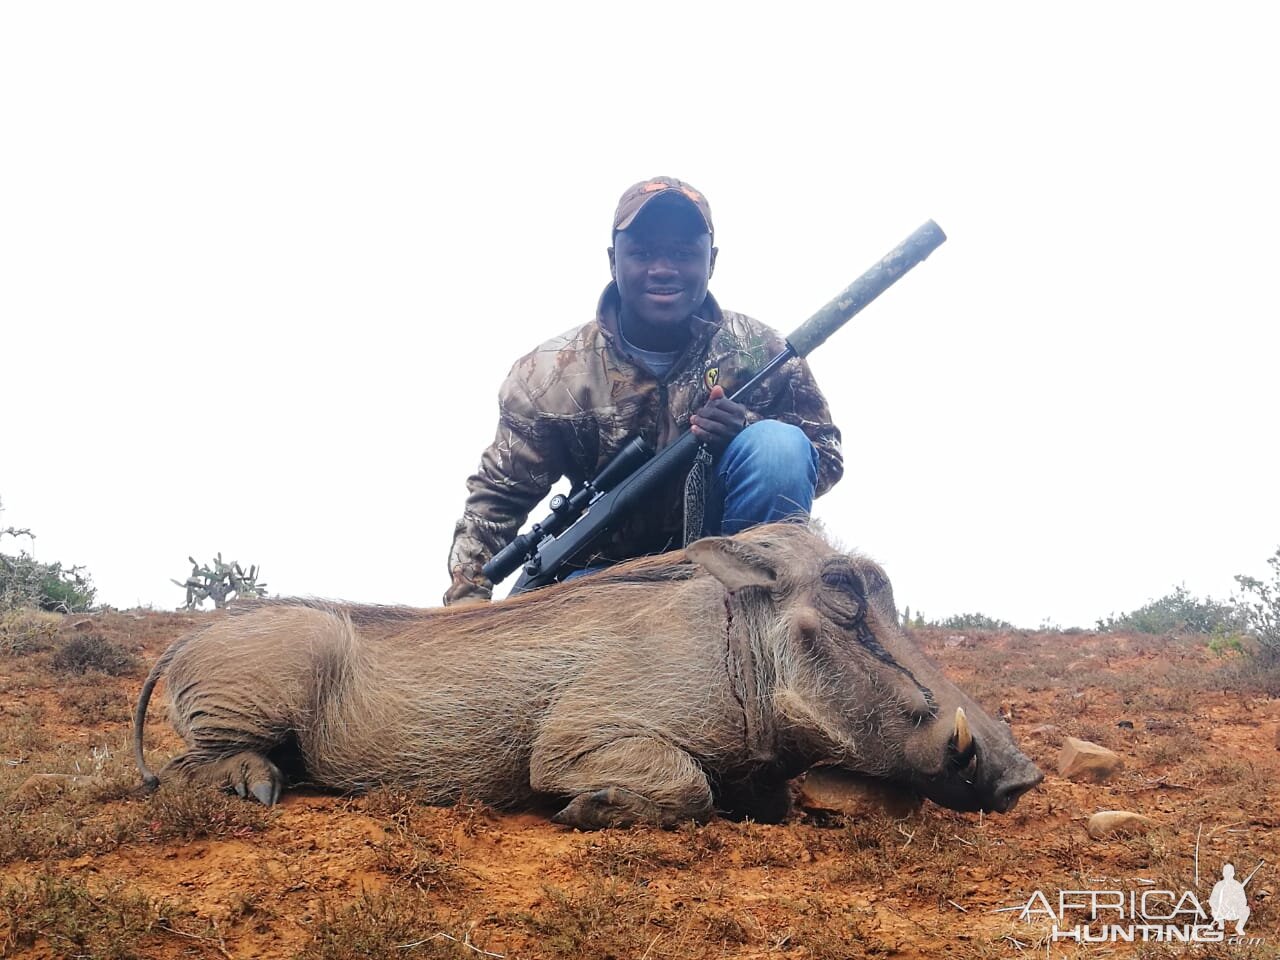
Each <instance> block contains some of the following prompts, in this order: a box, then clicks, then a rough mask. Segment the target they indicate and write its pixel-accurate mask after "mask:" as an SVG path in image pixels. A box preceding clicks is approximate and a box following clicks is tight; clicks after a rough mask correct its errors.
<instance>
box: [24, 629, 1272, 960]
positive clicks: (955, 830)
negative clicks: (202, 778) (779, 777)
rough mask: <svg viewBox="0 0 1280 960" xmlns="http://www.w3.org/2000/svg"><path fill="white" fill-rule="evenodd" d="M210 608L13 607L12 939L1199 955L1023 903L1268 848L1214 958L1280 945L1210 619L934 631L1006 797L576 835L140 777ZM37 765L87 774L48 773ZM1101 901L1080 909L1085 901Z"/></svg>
mask: <svg viewBox="0 0 1280 960" xmlns="http://www.w3.org/2000/svg"><path fill="white" fill-rule="evenodd" d="M209 616H220V614H207V615H179V614H158V613H114V612H113V613H104V614H98V615H94V616H88V617H86V616H81V617H67V618H62V619H61V620H60V621H58V622H51V621H48V620H47V619H46V620H44V621H41V622H39V623H34V622H33V624H31V625H30V629H29V631H28V632H26V633H22V632H21V630H22V627H21V625H20V624H18V625H9V624H6V626H5V631H6V634H5V636H4V637H0V806H2V807H3V809H2V810H0V814H2V816H0V956H31V957H105V958H127V957H145V958H152V957H158V958H177V957H234V958H248V957H308V958H311V957H315V958H335V960H336V958H357V957H404V958H421V957H469V958H479V957H484V956H503V957H512V958H516V957H519V958H544V957H546V958H552V957H566V958H567V957H574V958H577V957H589V958H607V957H615V958H618V960H632V958H653V960H657V958H664V957H665V958H722V957H741V958H746V957H793V958H800V957H819V958H845V957H850V958H852V957H878V956H900V957H939V956H947V957H949V958H955V960H963V958H980V957H981V958H987V957H1004V956H1015V955H1017V954H1018V953H1020V952H1023V951H1026V952H1027V955H1037V954H1036V953H1035V951H1038V955H1040V956H1044V955H1046V946H1047V945H1048V946H1049V947H1050V948H1051V955H1052V956H1060V955H1067V956H1081V957H1084V956H1122V955H1141V956H1149V957H1165V956H1167V957H1175V956H1184V955H1187V953H1186V952H1187V951H1188V950H1189V949H1190V948H1189V947H1187V946H1186V945H1184V944H1179V943H1174V944H1157V943H1148V944H1146V945H1143V944H1135V945H1128V944H1120V945H1114V944H1107V945H1105V946H1102V945H1092V944H1086V945H1082V946H1078V947H1077V946H1075V945H1073V943H1072V942H1070V941H1062V940H1058V941H1055V942H1053V943H1052V944H1047V941H1048V938H1049V936H1050V934H1051V931H1052V928H1053V923H1054V921H1053V919H1052V918H1050V917H1048V916H1046V915H1045V914H1044V913H1043V912H1039V913H1037V912H1035V911H1033V912H1032V915H1031V916H1030V918H1029V920H1024V919H1023V917H1022V916H1021V913H1022V908H1023V907H1024V906H1025V905H1026V904H1027V903H1028V901H1029V900H1030V899H1032V898H1033V895H1034V894H1035V892H1036V891H1041V892H1042V893H1043V894H1044V897H1045V900H1046V902H1047V903H1049V904H1051V905H1052V906H1053V908H1054V909H1057V906H1058V896H1059V892H1060V891H1063V890H1076V891H1079V890H1117V891H1130V890H1136V891H1139V892H1141V891H1178V892H1182V891H1191V892H1193V893H1194V894H1195V895H1196V897H1197V898H1198V899H1199V900H1200V901H1201V902H1203V904H1204V905H1205V909H1206V910H1207V909H1208V902H1209V891H1210V889H1211V888H1212V886H1213V883H1214V882H1215V881H1216V880H1218V879H1219V878H1220V875H1221V867H1222V865H1223V863H1224V862H1227V861H1230V862H1232V863H1233V864H1235V865H1236V868H1237V873H1238V875H1239V878H1240V879H1243V878H1244V877H1245V876H1246V875H1247V874H1248V873H1249V871H1251V870H1253V869H1254V867H1255V866H1256V865H1257V864H1258V863H1259V862H1260V861H1264V860H1265V864H1264V865H1263V866H1262V867H1261V869H1259V870H1258V871H1257V872H1256V874H1255V875H1254V877H1253V878H1252V879H1251V881H1250V883H1249V885H1248V887H1247V888H1246V889H1247V894H1248V900H1249V904H1250V906H1251V908H1252V914H1251V915H1250V918H1249V921H1248V930H1247V934H1248V935H1250V936H1253V937H1260V938H1263V939H1262V942H1261V943H1255V944H1244V945H1237V946H1224V945H1217V946H1212V945H1211V946H1210V947H1209V948H1207V949H1209V950H1210V951H1212V950H1214V949H1217V950H1219V951H1222V950H1226V951H1228V952H1227V953H1225V954H1223V953H1213V952H1202V953H1200V954H1198V955H1201V956H1206V957H1207V956H1231V957H1251V956H1257V957H1262V956H1268V957H1270V956H1276V955H1277V953H1276V951H1277V948H1280V909H1277V908H1276V907H1275V905H1274V899H1275V891H1276V889H1277V866H1276V865H1277V864H1280V832H1277V830H1276V827H1277V825H1278V824H1280V808H1278V806H1277V802H1278V801H1280V785H1278V774H1280V751H1278V750H1277V729H1278V727H1280V699H1275V698H1271V697H1267V696H1263V695H1260V694H1259V693H1258V692H1257V691H1258V690H1260V689H1265V687H1263V686H1260V685H1259V684H1258V683H1257V682H1256V681H1251V680H1250V678H1249V677H1248V676H1247V675H1242V673H1241V671H1239V670H1238V669H1235V668H1236V667H1237V666H1238V663H1237V662H1234V661H1231V660H1229V659H1225V660H1224V659H1223V658H1222V657H1220V656H1219V655H1217V654H1215V653H1213V652H1211V651H1210V650H1209V649H1208V648H1207V647H1206V646H1205V645H1204V644H1203V643H1200V642H1195V641H1191V640H1185V639H1175V638H1149V637H1146V638H1144V637H1125V636H1115V635H1089V634H1080V635H1064V634H1057V633H1054V634H1034V635H1027V634H1020V633H1009V634H987V633H979V634H969V635H965V636H964V637H963V638H961V639H958V638H957V636H956V635H954V633H947V632H937V633H934V632H931V631H917V638H918V639H919V641H920V642H921V644H922V645H923V646H924V647H925V648H926V649H927V650H928V651H929V653H930V654H931V655H932V656H933V657H934V658H935V659H936V660H937V661H938V662H939V663H940V664H941V665H942V666H943V668H944V670H945V671H946V672H947V674H948V675H949V676H951V677H952V679H954V680H955V681H956V682H957V683H959V684H960V685H961V686H962V687H963V688H964V689H966V691H967V692H969V693H970V694H971V695H972V696H974V697H975V698H976V699H978V700H979V701H980V702H982V703H983V704H984V705H985V706H986V707H987V708H988V709H989V710H990V712H991V713H992V714H993V715H996V714H1001V715H1004V716H1007V717H1008V718H1009V721H1010V723H1011V724H1012V726H1013V730H1014V733H1015V736H1016V737H1017V738H1018V740H1019V741H1020V743H1021V744H1022V746H1023V748H1024V750H1026V751H1027V752H1028V753H1029V754H1030V755H1031V756H1032V757H1033V758H1034V759H1035V760H1036V762H1037V763H1039V764H1040V766H1041V768H1042V769H1043V770H1044V771H1045V772H1046V774H1047V777H1046V780H1045V782H1044V784H1043V785H1042V786H1041V787H1040V788H1039V789H1037V790H1036V791H1033V792H1032V793H1031V794H1030V795H1028V796H1027V797H1025V798H1024V799H1023V800H1022V802H1021V803H1020V804H1019V805H1018V807H1017V809H1016V810H1015V811H1014V812H1013V813H1012V814H1009V815H1006V816H986V817H984V816H979V815H976V814H975V815H969V814H957V813H952V812H950V811H946V810H942V809H940V808H938V807H936V806H933V805H931V804H925V805H924V806H923V807H921V808H920V809H918V810H916V811H914V812H912V811H910V810H909V809H908V810H907V812H906V814H905V816H901V818H900V819H899V818H895V817H894V816H893V815H891V814H890V813H889V812H876V813H872V814H870V815H867V816H862V817H857V818H849V817H841V816H839V815H834V814H830V813H820V812H809V813H805V814H802V815H801V816H799V817H798V818H797V819H795V820H794V821H793V822H791V823H788V824H785V825H782V826H762V825H758V824H753V823H731V822H727V821H723V820H718V821H715V822H713V823H710V824H708V825H705V826H695V825H686V826H683V827H681V828H678V829H676V830H672V831H662V830H654V829H647V828H635V829H631V830H610V831H603V832H600V833H577V832H571V831H566V830H564V829H563V828H560V827H557V826H555V825H553V824H551V823H549V822H548V821H547V819H546V818H545V816H542V815H540V814H536V813H527V814H514V815H513V814H502V813H497V812H494V811H492V810H489V809H486V808H484V807H482V806H479V805H474V804H466V803H463V804H460V805H459V806H457V807H453V808H433V807H427V806H423V805H421V804H419V803H417V802H416V801H415V798H414V797H413V795H412V794H411V793H406V792H398V791H392V790H384V791H379V792H376V793H374V794H370V795H367V796H362V797H339V796H332V795H324V794H317V793H313V792H312V793H308V792H306V791H291V792H289V793H287V794H286V796H285V798H284V800H283V802H282V803H281V805H280V806H279V807H277V808H275V809H272V810H266V809H263V808H261V807H259V806H257V805H255V804H251V803H247V802H245V801H241V800H239V799H238V798H235V797H227V796H223V795H220V794H215V793H206V792H192V791H180V790H172V789H169V788H162V789H161V790H160V791H159V792H158V793H156V794H154V795H152V796H149V797H148V796H141V795H140V794H139V793H138V792H137V789H136V787H137V782H138V780H137V774H136V772H135V771H134V770H133V767H132V761H131V759H130V755H129V751H128V724H129V715H130V713H131V711H132V705H133V699H134V698H135V697H136V695H137V692H138V689H139V688H140V686H141V681H142V677H143V676H144V675H145V672H146V669H147V666H148V664H149V663H150V662H151V661H152V660H153V659H154V658H155V657H156V656H158V655H159V653H160V652H161V651H162V650H163V649H164V647H165V646H166V645H167V644H168V643H169V642H170V641H171V640H172V639H174V638H175V637H177V636H179V635H180V634H181V633H183V632H184V631H185V630H187V629H190V628H191V627H192V626H194V625H196V624H198V623H201V622H204V620H205V618H206V617H209ZM1229 656H1237V655H1235V654H1230V653H1229ZM1272 689H1274V687H1273V688H1272ZM1250 691H1253V692H1250ZM161 699H163V693H162V694H161ZM1068 736H1070V737H1075V738H1078V739H1082V740H1088V741H1091V742H1094V743H1098V744H1101V745H1102V746H1105V747H1108V748H1110V749H1111V750H1114V751H1116V752H1117V753H1118V754H1120V755H1121V756H1122V757H1123V758H1124V766H1123V768H1122V769H1121V770H1120V771H1119V772H1118V773H1117V774H1116V775H1115V776H1114V777H1112V778H1111V779H1109V780H1107V781H1106V782H1104V783H1096V784H1095V783H1080V782H1072V781H1068V780H1065V779H1062V778H1060V777H1058V776H1057V775H1056V774H1057V759H1058V754H1059V752H1060V749H1061V745H1062V742H1063V739H1064V738H1065V737H1068ZM147 739H148V747H149V749H153V750H155V756H156V758H157V759H159V758H161V757H162V755H163V754H164V753H166V752H176V751H177V749H178V746H179V744H178V741H177V738H176V737H175V736H174V735H173V733H172V732H171V731H170V730H169V728H168V726H167V724H166V722H165V719H164V711H163V709H155V708H153V710H152V717H151V719H150V720H149V721H148V731H147ZM38 774H58V775H71V776H72V777H75V778H78V779H70V778H67V779H64V778H61V777H52V778H45V779H44V780H43V781H37V786H28V787H26V788H21V787H22V785H23V784H24V783H26V782H28V781H29V780H30V778H31V777H32V776H33V775H38ZM20 788H21V789H20ZM1100 810H1126V811H1132V812H1135V813H1138V814H1142V815H1144V816H1146V817H1149V818H1151V820H1153V821H1154V826H1153V827H1152V828H1151V829H1150V830H1148V831H1145V832H1141V833H1135V834H1125V835H1116V836H1113V837H1111V838H1109V839H1105V840H1093V839H1090V837H1089V835H1088V833H1087V832H1086V829H1085V826H1086V822H1087V821H1088V819H1089V817H1090V816H1091V815H1092V814H1093V813H1095V812H1097V811H1100ZM895 812H896V813H898V814H899V815H901V814H902V813H903V810H902V809H898V810H896V811H895ZM1197 854H1198V859H1197ZM1197 878H1198V883H1197ZM1126 896H1127V894H1126ZM1166 899H1167V898H1166ZM1158 900H1159V897H1156V896H1153V897H1152V903H1153V904H1154V903H1156V902H1157V901H1158ZM1011 908H1012V909H1011ZM1153 912H1154V908H1153V909H1152V910H1148V915H1149V916H1150V915H1152V914H1153ZM1113 917H1114V914H1112V917H1108V916H1107V915H1106V914H1105V911H1102V912H1100V913H1099V916H1098V918H1096V921H1095V922H1098V923H1108V922H1110V923H1114V922H1116V921H1115V920H1114V919H1113ZM1089 922H1090V921H1089V917H1088V915H1087V914H1082V913H1080V912H1078V911H1077V912H1074V913H1073V914H1072V915H1071V916H1070V917H1068V918H1066V919H1063V920H1062V921H1061V922H1060V923H1059V926H1060V927H1065V928H1071V927H1073V926H1074V925H1075V924H1076V923H1089ZM1126 922H1127V921H1126ZM1228 929H1229V927H1228Z"/></svg>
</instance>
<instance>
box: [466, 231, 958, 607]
mask: <svg viewBox="0 0 1280 960" xmlns="http://www.w3.org/2000/svg"><path fill="white" fill-rule="evenodd" d="M946 239H947V238H946V234H944V233H943V232H942V230H941V229H940V228H939V227H938V225H937V224H936V223H934V222H933V221H932V220H929V221H927V222H926V223H925V224H923V225H922V226H921V227H919V228H918V229H917V230H916V231H915V232H913V233H912V234H911V235H910V236H909V237H907V239H905V240H904V241H902V243H900V244H898V246H896V247H894V248H893V250H891V251H889V253H888V254H886V255H885V256H884V257H882V258H881V259H880V261H879V262H878V263H876V264H875V266H873V267H871V268H870V269H869V270H867V271H866V272H865V273H863V274H862V276H860V277H858V279H857V280H855V281H853V283H851V284H849V286H848V287H846V288H845V289H844V290H842V291H841V292H840V293H839V294H837V295H836V296H835V297H833V298H832V299H831V300H830V301H829V302H828V303H826V304H825V305H823V306H822V307H821V308H820V309H819V310H818V311H817V312H816V313H815V314H814V315H813V316H811V317H810V318H809V319H808V320H806V321H805V322H804V323H802V324H801V325H800V326H799V327H797V328H796V329H795V330H794V331H793V332H792V333H791V335H790V336H789V337H787V345H786V349H784V350H783V351H782V352H781V353H779V354H778V355H777V356H776V357H774V358H773V359H772V360H770V361H769V362H768V363H767V364H765V366H764V367H762V368H761V369H760V370H759V371H758V372H757V373H756V374H755V376H753V377H752V378H751V379H750V380H749V381H748V382H747V383H745V384H743V385H742V387H740V388H739V389H738V390H736V391H735V392H734V394H733V396H732V397H731V398H730V399H732V400H735V401H738V402H741V401H742V400H744V399H745V398H746V397H747V395H748V394H749V393H750V392H751V391H752V390H754V389H755V387H756V386H757V385H759V383H760V382H761V381H762V380H764V379H765V377H767V376H769V375H770V374H771V373H773V371H774V370H776V369H777V368H778V367H780V366H782V364H784V363H786V362H787V361H788V360H790V359H791V358H793V357H807V356H808V355H809V354H810V353H812V352H813V351H814V350H815V349H817V348H818V347H819V346H821V345H822V344H823V343H824V342H825V341H826V340H827V338H828V337H830V336H831V335H832V334H833V333H835V332H836V331H837V330H839V329H840V328H841V327H842V326H844V324H846V323H847V322H848V321H849V320H851V319H852V318H853V317H854V316H855V315H856V314H857V313H858V312H859V311H861V310H862V308H863V307H865V306H866V305H867V304H869V303H870V302H871V301H872V300H874V299H875V298H876V297H878V296H880V294H882V293H883V292H884V291H885V290H887V289H889V287H891V286H892V285H893V284H894V283H896V282H897V281H898V280H899V279H900V278H901V277H902V276H903V275H904V274H906V273H907V271H909V270H910V269H911V268H912V267H914V266H915V265H916V264H918V263H919V262H920V261H922V260H924V259H925V257H927V256H928V255H929V254H930V253H932V252H933V251H934V250H935V249H937V247H938V246H939V245H940V244H941V243H942V242H943V241H944V240H946ZM698 447H699V443H698V440H697V438H696V437H695V436H694V435H693V434H692V433H686V434H684V435H683V436H681V437H680V438H679V439H678V440H676V441H675V442H674V443H671V444H670V445H668V446H667V447H666V448H665V449H663V450H662V451H661V452H659V453H658V454H657V456H654V453H653V451H652V449H651V448H650V447H649V446H648V444H646V443H645V442H644V441H643V440H641V439H640V438H639V437H636V438H633V439H632V440H631V441H630V442H629V443H628V444H627V445H626V446H625V447H623V449H622V450H621V451H620V452H619V453H618V454H617V456H615V457H614V459H612V460H611V461H609V463H608V464H607V465H606V466H605V468H604V469H603V470H601V471H600V473H599V474H598V475H597V476H596V477H595V479H594V480H592V481H589V482H587V483H585V484H583V485H582V487H580V488H578V489H576V490H574V491H573V492H572V493H571V494H570V495H569V496H568V497H563V496H557V497H553V498H552V500H551V514H550V515H548V516H547V518H546V519H545V520H543V521H542V523H535V524H534V525H533V528H532V529H531V530H530V531H529V532H528V533H526V534H522V535H521V536H519V537H516V538H515V540H513V541H512V542H511V543H509V544H507V546H506V547H504V548H503V549H502V550H501V551H500V552H499V553H497V554H496V555H495V556H494V557H493V559H492V560H490V561H489V562H488V563H487V564H485V566H484V575H485V576H486V577H487V578H488V579H489V580H490V581H491V582H492V583H495V584H496V583H500V582H501V581H503V580H505V579H506V578H507V576H509V575H510V574H511V573H512V571H514V570H515V569H516V567H518V566H520V565H521V564H522V563H523V564H524V566H525V569H524V573H523V574H522V576H521V577H520V579H519V581H517V583H516V585H515V587H514V588H513V589H512V593H513V594H514V593H522V592H524V591H527V590H534V589H537V588H538V587H542V586H546V585H547V584H549V583H553V582H555V580H556V579H557V578H558V576H559V574H560V572H561V570H562V568H563V567H564V566H565V565H566V564H567V563H570V562H573V561H575V560H576V561H578V562H580V563H581V562H583V561H584V560H585V559H586V557H585V555H586V554H587V552H588V551H589V550H590V549H591V547H592V546H593V545H595V544H596V543H598V542H599V541H600V540H601V539H602V538H603V537H604V536H605V535H606V534H608V533H609V532H610V531H612V530H614V529H616V527H617V525H618V523H619V522H620V520H621V518H622V517H624V516H626V515H627V514H628V513H629V512H631V511H632V510H633V509H634V508H636V507H638V506H640V505H641V503H642V501H643V499H644V497H645V495H646V494H648V493H649V492H651V491H652V490H654V489H655V488H656V487H658V486H659V485H661V484H662V483H663V482H664V481H665V480H667V479H668V478H669V477H671V476H672V475H674V474H675V473H676V472H678V471H684V470H687V469H688V467H689V465H690V464H691V463H692V462H693V459H694V457H695V456H696V455H697V452H698Z"/></svg>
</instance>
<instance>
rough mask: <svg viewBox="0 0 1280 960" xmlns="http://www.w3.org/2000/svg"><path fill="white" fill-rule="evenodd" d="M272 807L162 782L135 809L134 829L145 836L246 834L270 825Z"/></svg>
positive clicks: (274, 813) (194, 837)
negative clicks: (135, 827) (136, 827)
mask: <svg viewBox="0 0 1280 960" xmlns="http://www.w3.org/2000/svg"><path fill="white" fill-rule="evenodd" d="M276 816H277V811H276V810H275V809H274V808H268V807H264V806H262V805H261V804H259V803H251V802H249V801H246V800H242V799H241V798H240V797H237V796H235V795H233V794H228V793H223V792H221V791H218V790H214V789H211V788H209V787H197V786H192V785H189V784H182V783H174V784H165V785H162V786H161V787H160V789H159V790H157V791H156V792H155V793H153V794H152V795H151V796H149V797H148V798H147V800H146V802H145V804H143V805H142V807H141V808H140V809H139V810H137V812H136V817H137V821H136V822H137V826H138V829H137V832H138V833H139V834H141V838H142V839H149V840H175V839H181V840H202V839H205V838H228V837H247V836H250V835H251V834H255V833H261V832H263V831H264V830H266V829H267V828H268V827H269V826H271V824H272V822H273V821H274V820H275V818H276Z"/></svg>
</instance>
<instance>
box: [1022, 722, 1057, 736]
mask: <svg viewBox="0 0 1280 960" xmlns="http://www.w3.org/2000/svg"><path fill="white" fill-rule="evenodd" d="M1057 732H1058V727H1057V725H1056V724H1053V723H1042V724H1040V726H1038V727H1032V728H1031V729H1030V730H1028V731H1027V736H1028V737H1051V736H1053V735H1054V734H1055V733H1057Z"/></svg>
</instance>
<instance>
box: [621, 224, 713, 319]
mask: <svg viewBox="0 0 1280 960" xmlns="http://www.w3.org/2000/svg"><path fill="white" fill-rule="evenodd" d="M613 242H614V245H613V246H612V247H610V248H609V266H610V269H611V271H612V273H613V279H614V280H615V281H616V282H617V284H618V293H619V294H620V297H621V300H622V315H623V319H624V320H626V321H627V322H628V324H634V323H635V322H637V321H638V322H639V324H640V325H641V326H646V325H647V326H649V327H651V328H652V327H656V328H659V329H661V330H669V329H670V328H672V327H675V326H678V325H680V324H683V323H684V322H685V321H686V320H688V319H689V317H690V316H692V315H693V313H694V311H696V310H697V309H698V307H700V306H701V305H702V301H703V300H704V299H705V298H706V296H707V284H708V282H709V281H710V279H711V273H712V271H713V270H714V269H715V262H716V249H715V248H714V247H712V246H711V236H710V235H709V234H708V233H707V228H706V224H704V223H703V222H702V218H701V217H700V216H699V215H698V212H697V211H696V210H694V209H693V208H692V207H691V206H689V205H688V204H686V203H684V202H676V203H662V202H660V199H658V200H653V201H651V202H650V203H649V205H648V206H647V207H645V209H644V210H643V211H641V213H640V215H639V216H638V217H636V219H635V221H634V222H633V223H632V224H631V226H629V227H628V228H627V229H626V230H623V231H620V232H619V233H618V234H617V236H616V237H615V238H614V241H613Z"/></svg>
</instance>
